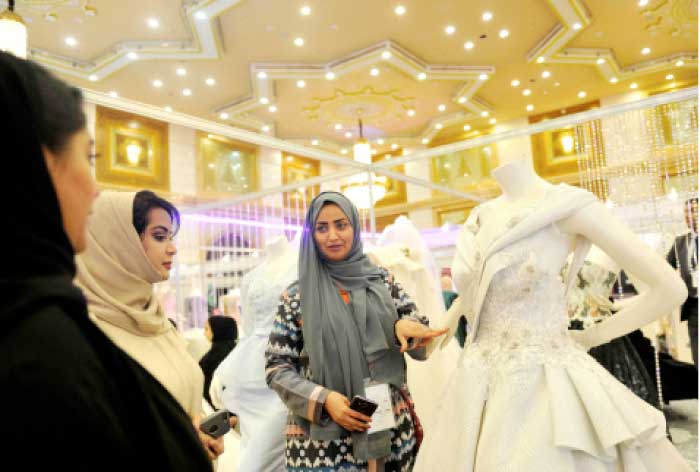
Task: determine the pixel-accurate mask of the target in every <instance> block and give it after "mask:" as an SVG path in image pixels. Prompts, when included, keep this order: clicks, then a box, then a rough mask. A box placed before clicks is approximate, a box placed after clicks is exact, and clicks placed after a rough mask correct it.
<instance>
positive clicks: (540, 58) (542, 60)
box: [537, 56, 544, 64]
mask: <svg viewBox="0 0 700 472" xmlns="http://www.w3.org/2000/svg"><path fill="white" fill-rule="evenodd" d="M543 62H544V56H540V57H538V58H537V63H538V64H542V63H543Z"/></svg>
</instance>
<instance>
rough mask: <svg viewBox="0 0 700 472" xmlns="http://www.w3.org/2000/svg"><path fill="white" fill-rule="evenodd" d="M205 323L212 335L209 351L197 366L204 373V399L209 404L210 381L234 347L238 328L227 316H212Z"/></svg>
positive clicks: (234, 321)
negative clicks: (207, 324)
mask: <svg viewBox="0 0 700 472" xmlns="http://www.w3.org/2000/svg"><path fill="white" fill-rule="evenodd" d="M207 322H208V323H209V327H210V328H211V332H212V334H213V336H212V341H211V349H209V352H207V353H206V354H205V355H204V357H202V359H201V360H200V361H199V366H200V367H201V368H202V372H204V398H206V399H207V401H208V402H209V403H211V397H210V396H209V387H210V386H211V379H212V377H213V376H214V371H215V370H216V368H217V367H219V364H221V361H223V360H224V359H225V358H226V356H228V355H229V353H230V352H231V351H233V348H234V347H236V340H237V339H238V326H237V325H236V320H234V319H233V318H229V317H228V316H212V317H211V318H209V320H208V321H207Z"/></svg>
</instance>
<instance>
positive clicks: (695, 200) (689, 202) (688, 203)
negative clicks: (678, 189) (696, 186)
mask: <svg viewBox="0 0 700 472" xmlns="http://www.w3.org/2000/svg"><path fill="white" fill-rule="evenodd" d="M693 203H695V204H696V205H697V204H698V197H693V198H690V199H688V200H686V201H685V207H686V208H689V207H692V206H693Z"/></svg>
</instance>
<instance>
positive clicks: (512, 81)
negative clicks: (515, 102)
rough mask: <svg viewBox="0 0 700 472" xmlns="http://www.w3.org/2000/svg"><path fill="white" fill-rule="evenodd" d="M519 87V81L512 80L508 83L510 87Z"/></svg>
mask: <svg viewBox="0 0 700 472" xmlns="http://www.w3.org/2000/svg"><path fill="white" fill-rule="evenodd" d="M519 85H520V81H519V80H518V79H513V80H511V81H510V86H511V87H518V86H519Z"/></svg>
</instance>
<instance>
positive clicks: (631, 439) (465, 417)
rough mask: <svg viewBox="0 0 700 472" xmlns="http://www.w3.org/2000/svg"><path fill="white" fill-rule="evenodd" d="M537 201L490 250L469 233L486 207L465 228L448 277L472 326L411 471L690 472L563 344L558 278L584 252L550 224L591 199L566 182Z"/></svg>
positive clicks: (618, 391) (605, 378)
mask: <svg viewBox="0 0 700 472" xmlns="http://www.w3.org/2000/svg"><path fill="white" fill-rule="evenodd" d="M548 194H549V195H547V197H546V198H544V199H543V200H542V201H540V202H539V204H536V205H533V206H531V207H523V208H521V210H520V211H519V212H518V213H517V214H514V215H513V217H512V218H511V219H510V221H509V222H508V223H507V227H506V228H503V231H502V232H500V234H499V235H498V236H497V237H495V238H493V239H492V240H491V241H488V240H484V236H483V235H482V234H480V232H479V229H480V224H481V221H480V218H479V215H480V214H482V213H483V212H486V211H488V208H489V204H488V203H486V204H483V205H481V206H479V207H477V208H476V209H475V210H474V211H473V212H472V215H471V216H470V218H469V220H468V221H467V223H466V224H465V227H464V229H463V231H462V234H461V235H460V239H459V242H458V254H457V256H456V257H455V263H454V265H453V268H452V271H453V275H454V276H455V282H456V284H457V287H458V289H459V295H460V299H461V300H462V302H461V303H460V305H461V308H457V310H459V309H461V310H463V312H464V313H466V314H467V317H468V318H469V324H470V327H472V329H471V331H470V335H469V338H468V339H467V342H466V344H465V348H464V351H463V353H462V356H461V358H460V361H459V363H458V367H457V368H456V369H455V371H454V372H453V373H452V376H451V379H450V380H449V382H448V385H447V387H446V389H445V390H444V392H443V394H442V395H440V400H441V401H440V404H439V407H438V410H437V414H436V420H435V421H436V422H435V424H433V425H432V426H433V427H431V428H430V431H431V433H432V434H430V435H426V437H425V441H424V442H423V445H422V448H421V450H420V452H419V454H418V459H417V464H416V467H415V471H417V472H428V471H440V472H456V471H460V472H623V471H624V472H676V471H690V468H689V467H688V466H687V464H686V463H685V461H684V460H683V459H682V457H681V456H680V454H679V453H678V452H677V451H676V450H675V448H674V447H673V446H672V445H671V443H670V442H669V441H668V440H667V439H666V437H665V420H664V417H663V414H662V413H661V412H660V411H658V410H656V409H654V408H653V407H651V406H650V405H648V404H647V403H645V402H644V401H642V400H641V399H639V398H638V397H637V396H635V395H634V394H633V393H632V392H631V391H630V390H628V389H627V388H626V387H625V386H623V385H622V384H621V383H620V382H618V381H617V380H616V379H615V378H614V377H613V376H612V375H610V374H609V373H608V371H607V370H605V369H604V368H603V367H602V366H600V365H599V364H598V363H597V362H596V361H595V359H593V358H592V357H590V356H589V355H588V354H587V353H586V352H585V350H584V349H583V348H582V347H581V346H580V345H578V344H576V343H575V342H574V341H573V339H572V338H571V337H570V336H569V334H568V330H567V325H568V317H567V305H566V292H567V285H568V284H569V283H570V282H571V281H572V279H568V280H563V279H562V277H561V276H560V272H561V269H562V267H563V266H564V265H565V262H566V260H567V257H568V255H569V254H570V253H571V251H572V248H573V247H576V251H575V254H574V258H573V259H574V262H573V265H574V267H576V266H578V267H580V264H581V262H582V261H583V257H584V256H585V253H586V252H587V251H588V248H589V247H590V243H589V242H587V241H586V240H584V239H583V238H581V237H572V236H571V235H567V234H564V233H562V232H560V231H559V230H558V228H557V226H556V222H557V221H559V220H561V219H564V218H566V217H567V216H569V215H571V214H572V213H573V212H575V211H577V210H578V209H580V208H582V207H583V206H586V205H587V204H589V203H591V202H592V201H594V197H593V196H592V195H591V194H589V193H588V192H584V191H581V190H578V189H573V188H572V187H569V186H565V185H560V186H557V187H552V189H551V190H549V191H548ZM577 271H578V269H577V268H576V269H575V270H574V271H573V273H574V274H575V273H576V272H577ZM450 311H452V310H450ZM445 451H451V453H447V454H446V453H445Z"/></svg>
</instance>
